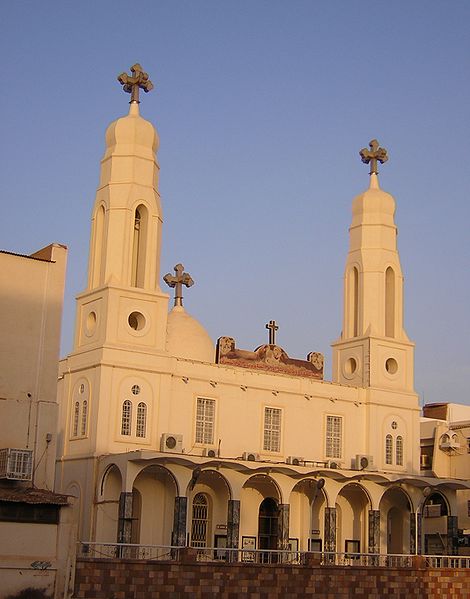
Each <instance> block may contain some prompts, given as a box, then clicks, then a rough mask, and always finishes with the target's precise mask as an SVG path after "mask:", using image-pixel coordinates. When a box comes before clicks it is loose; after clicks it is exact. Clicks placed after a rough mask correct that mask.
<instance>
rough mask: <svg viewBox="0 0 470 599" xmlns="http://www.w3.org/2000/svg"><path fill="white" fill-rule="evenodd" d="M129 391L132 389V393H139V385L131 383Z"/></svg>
mask: <svg viewBox="0 0 470 599" xmlns="http://www.w3.org/2000/svg"><path fill="white" fill-rule="evenodd" d="M131 391H132V393H133V395H139V393H140V387H139V385H132V387H131Z"/></svg>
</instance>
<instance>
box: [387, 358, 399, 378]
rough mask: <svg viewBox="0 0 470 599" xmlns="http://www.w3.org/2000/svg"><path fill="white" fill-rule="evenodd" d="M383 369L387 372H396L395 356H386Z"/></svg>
mask: <svg viewBox="0 0 470 599" xmlns="http://www.w3.org/2000/svg"><path fill="white" fill-rule="evenodd" d="M385 370H386V371H387V372H388V374H396V373H397V372H398V362H397V361H396V360H395V358H388V359H387V360H385Z"/></svg>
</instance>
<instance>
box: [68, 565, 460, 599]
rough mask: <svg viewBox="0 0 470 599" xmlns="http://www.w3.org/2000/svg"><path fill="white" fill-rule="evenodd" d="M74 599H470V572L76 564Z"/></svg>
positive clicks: (306, 567) (271, 566) (252, 566)
mask: <svg viewBox="0 0 470 599" xmlns="http://www.w3.org/2000/svg"><path fill="white" fill-rule="evenodd" d="M74 597H75V598H76V599H157V598H163V597H164V598H168V599H180V598H183V597H185V598H186V597H190V598H191V599H210V598H213V597H214V598H215V597H217V598H218V599H241V598H243V599H280V598H281V597H282V598H286V597H288V598H289V599H300V598H302V599H304V598H305V597H307V598H308V597H312V599H348V598H349V597H358V598H362V599H383V598H384V597H393V598H394V599H401V598H403V599H408V598H409V597H419V598H420V599H436V598H437V597H438V598H439V599H461V598H462V599H463V598H466V599H468V598H469V597H470V570H457V569H455V570H431V569H424V568H419V567H414V568H375V569H373V568H364V567H353V566H348V567H339V566H318V565H311V566H293V565H289V566H288V565H264V566H263V565H254V564H246V563H245V564H243V563H240V564H225V563H219V562H217V563H213V562H211V563H202V562H199V563H197V562H187V563H174V562H152V561H137V560H99V559H79V560H77V567H76V578H75V594H74Z"/></svg>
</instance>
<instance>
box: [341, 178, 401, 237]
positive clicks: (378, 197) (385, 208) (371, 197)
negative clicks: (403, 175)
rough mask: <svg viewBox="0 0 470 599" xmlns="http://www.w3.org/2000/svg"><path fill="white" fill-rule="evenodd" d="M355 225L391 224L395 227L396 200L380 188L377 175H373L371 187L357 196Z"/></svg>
mask: <svg viewBox="0 0 470 599" xmlns="http://www.w3.org/2000/svg"><path fill="white" fill-rule="evenodd" d="M352 213H353V223H352V225H353V226H354V225H357V224H358V222H357V221H359V222H360V223H362V224H390V225H392V226H394V221H393V217H394V214H395V200H394V198H393V196H392V195H391V194H389V193H387V192H386V191H383V190H382V189H380V187H379V183H378V178H377V175H375V174H374V175H371V180H370V187H369V189H366V191H364V192H362V193H360V194H359V195H357V196H356V197H355V198H354V200H353V204H352Z"/></svg>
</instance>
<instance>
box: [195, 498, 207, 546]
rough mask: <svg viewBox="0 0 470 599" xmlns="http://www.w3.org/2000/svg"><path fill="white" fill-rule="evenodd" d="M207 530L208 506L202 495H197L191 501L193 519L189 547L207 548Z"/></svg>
mask: <svg viewBox="0 0 470 599" xmlns="http://www.w3.org/2000/svg"><path fill="white" fill-rule="evenodd" d="M208 528H209V504H208V501H207V497H206V495H204V493H198V494H197V495H196V496H195V497H194V500H193V517H192V523H191V546H192V547H206V546H207V530H208Z"/></svg>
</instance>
